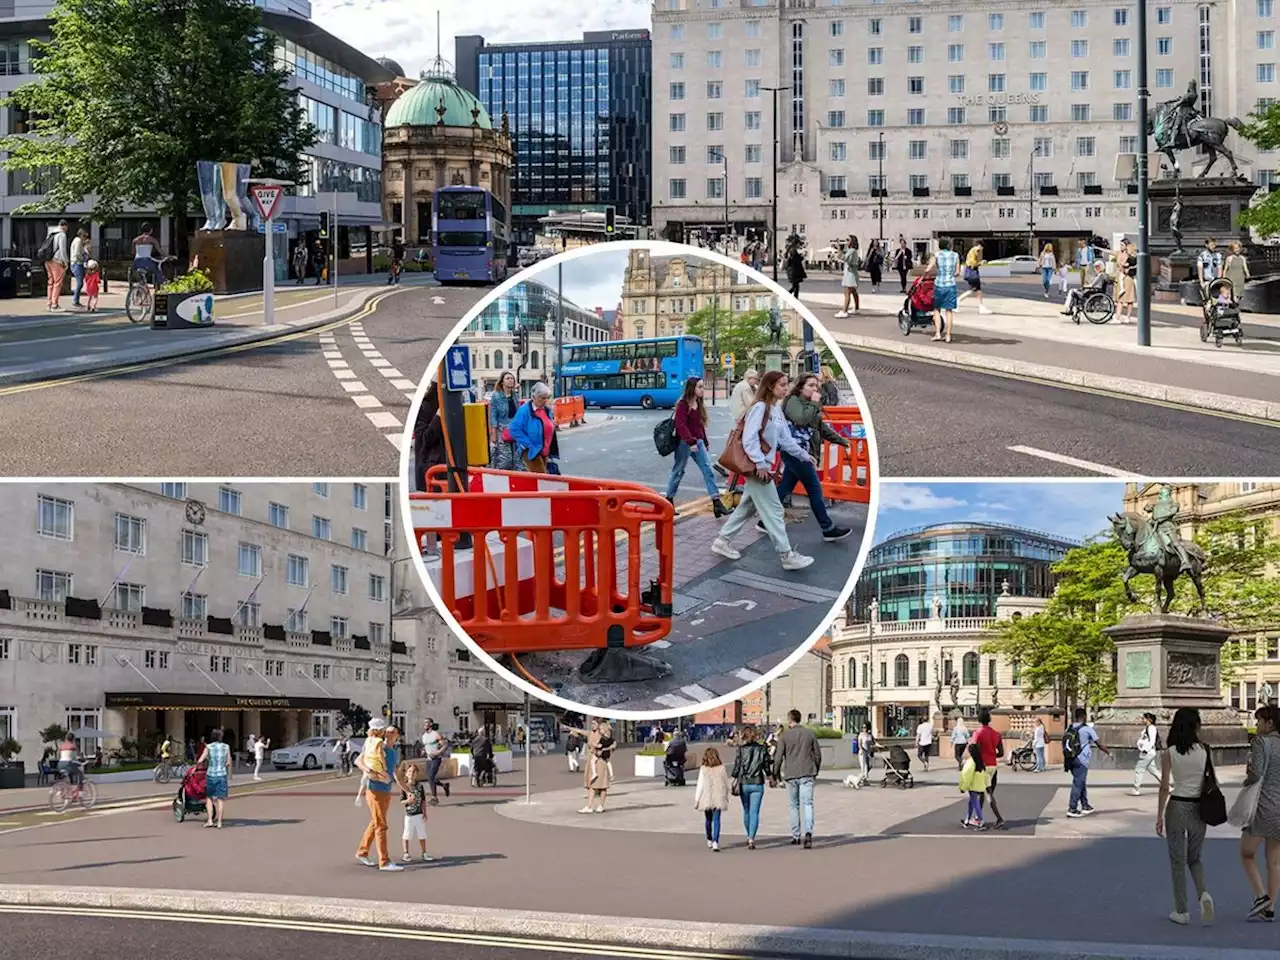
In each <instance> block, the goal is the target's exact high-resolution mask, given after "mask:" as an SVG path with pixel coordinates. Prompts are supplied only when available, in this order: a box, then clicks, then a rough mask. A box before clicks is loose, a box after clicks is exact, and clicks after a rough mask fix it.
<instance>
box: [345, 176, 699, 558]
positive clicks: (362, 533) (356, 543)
mask: <svg viewBox="0 0 1280 960" xmlns="http://www.w3.org/2000/svg"><path fill="white" fill-rule="evenodd" d="M681 196H683V194H681ZM351 548H352V549H353V550H368V549H369V532H368V531H367V530H361V529H360V528H359V527H352V528H351Z"/></svg>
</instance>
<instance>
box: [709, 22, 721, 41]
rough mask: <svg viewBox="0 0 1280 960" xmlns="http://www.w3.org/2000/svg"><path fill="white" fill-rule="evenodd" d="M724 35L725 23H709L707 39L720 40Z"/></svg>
mask: <svg viewBox="0 0 1280 960" xmlns="http://www.w3.org/2000/svg"><path fill="white" fill-rule="evenodd" d="M722 37H724V24H723V23H720V22H718V21H717V22H715V23H708V24H707V39H708V40H719V39H721V38H722Z"/></svg>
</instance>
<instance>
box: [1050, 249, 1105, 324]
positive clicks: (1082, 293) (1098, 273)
mask: <svg viewBox="0 0 1280 960" xmlns="http://www.w3.org/2000/svg"><path fill="white" fill-rule="evenodd" d="M1092 293H1105V294H1108V295H1110V293H1111V278H1110V277H1108V276H1107V267H1106V264H1104V263H1103V262H1102V261H1101V260H1095V261H1093V279H1092V280H1091V281H1090V283H1089V285H1088V286H1087V287H1081V288H1080V289H1078V290H1069V291H1068V292H1067V302H1066V303H1065V304H1063V306H1062V315H1063V316H1064V317H1074V316H1075V315H1076V314H1077V313H1079V312H1080V311H1081V310H1083V309H1084V304H1085V301H1086V300H1087V299H1088V298H1089V295H1090V294H1092Z"/></svg>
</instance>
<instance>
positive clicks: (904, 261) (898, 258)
mask: <svg viewBox="0 0 1280 960" xmlns="http://www.w3.org/2000/svg"><path fill="white" fill-rule="evenodd" d="M914 259H915V258H914V257H913V256H912V253H911V247H910V246H908V245H907V241H906V240H905V239H903V238H902V237H899V238H898V249H897V250H895V251H893V269H894V270H895V271H897V274H898V280H899V282H900V283H901V284H902V292H903V293H906V292H907V274H909V273H910V272H911V267H912V261H913V260H914Z"/></svg>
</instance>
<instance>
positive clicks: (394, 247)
mask: <svg viewBox="0 0 1280 960" xmlns="http://www.w3.org/2000/svg"><path fill="white" fill-rule="evenodd" d="M403 270H404V241H403V240H401V239H400V235H399V234H396V236H395V238H394V239H393V240H392V241H391V276H389V277H387V283H399V282H400V273H401V271H403Z"/></svg>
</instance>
